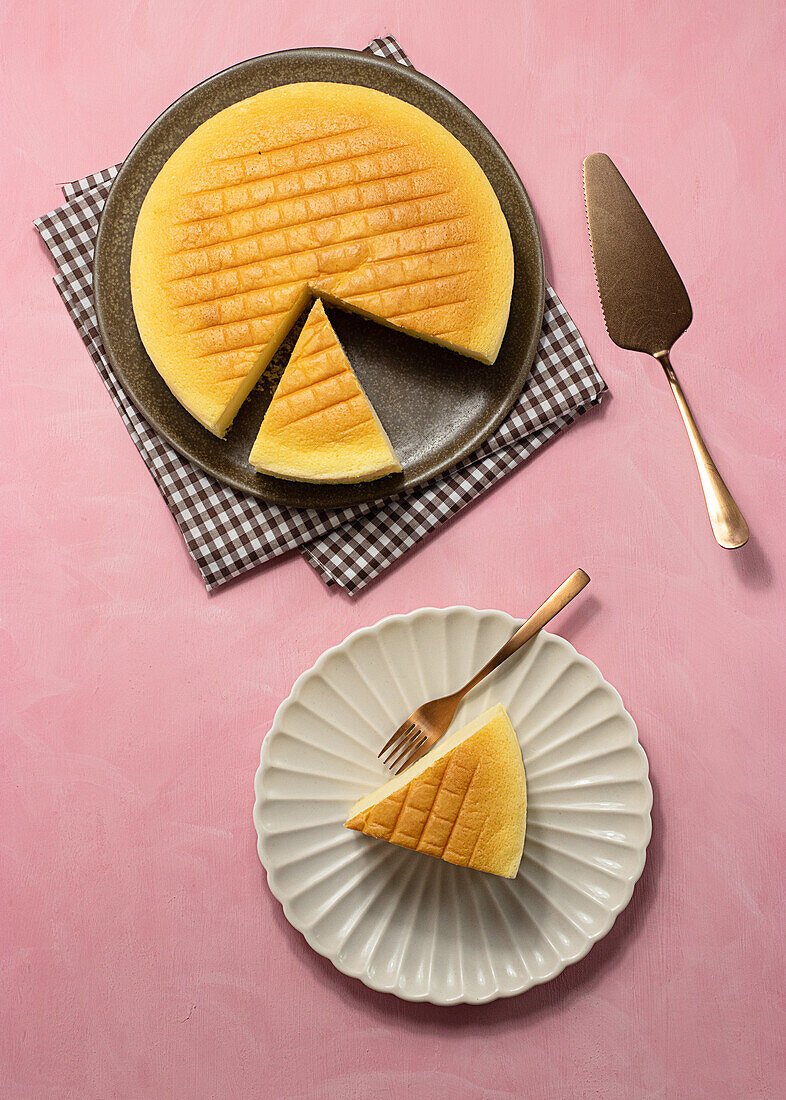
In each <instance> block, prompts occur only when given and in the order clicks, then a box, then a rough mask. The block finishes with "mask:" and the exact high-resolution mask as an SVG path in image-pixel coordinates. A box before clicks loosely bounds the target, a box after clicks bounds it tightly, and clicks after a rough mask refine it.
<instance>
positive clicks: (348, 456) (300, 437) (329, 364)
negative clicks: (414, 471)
mask: <svg viewBox="0 0 786 1100" xmlns="http://www.w3.org/2000/svg"><path fill="white" fill-rule="evenodd" d="M249 462H250V463H251V465H252V466H253V467H254V468H255V469H257V470H259V472H260V473H263V474H271V475H272V476H273V477H281V478H288V479H290V480H292V481H312V482H320V481H326V482H354V481H373V480H374V479H376V478H379V477H385V475H386V474H393V473H398V472H399V471H400V470H401V463H400V462H399V460H398V458H396V454H395V452H394V450H393V448H392V446H391V444H390V440H389V439H388V437H387V435H386V434H385V429H384V428H383V427H382V425H381V423H380V421H379V417H378V416H377V414H376V413H375V412H374V409H373V408H372V406H371V402H370V401H369V399H368V398H367V397H366V395H365V393H364V392H363V387H362V386H361V385H360V382H359V381H358V379H357V376H356V375H355V372H354V371H353V370H352V367H351V366H350V364H349V360H348V359H347V357H346V355H345V354H344V350H343V348H342V347H341V344H340V343H339V341H338V337H337V336H336V334H335V332H334V331H333V326H332V325H331V323H330V321H329V320H328V318H327V314H326V313H325V308H324V306H323V305H322V302H321V301H319V299H317V301H316V302H314V305H313V306H312V308H311V312H310V313H309V315H308V318H307V320H306V323H305V325H304V326H303V331H302V332H301V333H300V336H299V337H298V340H297V343H296V344H295V347H294V349H293V351H292V356H291V358H290V360H289V362H288V363H287V366H286V369H285V370H284V373H283V375H282V376H281V381H280V382H279V384H278V389H277V390H276V392H275V393H274V395H273V400H272V401H271V402H270V405H269V407H268V410H267V412H266V413H265V419H264V420H263V421H262V426H261V428H260V429H259V435H258V436H257V438H256V441H255V443H254V446H253V447H252V448H251V454H250V455H249Z"/></svg>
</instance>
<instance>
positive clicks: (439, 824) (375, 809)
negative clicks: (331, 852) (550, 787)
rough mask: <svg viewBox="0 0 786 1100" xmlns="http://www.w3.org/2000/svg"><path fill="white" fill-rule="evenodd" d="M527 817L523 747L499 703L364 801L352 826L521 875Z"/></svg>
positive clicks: (488, 868) (349, 823)
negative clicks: (519, 872)
mask: <svg viewBox="0 0 786 1100" xmlns="http://www.w3.org/2000/svg"><path fill="white" fill-rule="evenodd" d="M526 822H527V787H526V778H525V775H524V763H523V761H522V759H521V749H520V748H519V743H518V740H517V738H516V734H515V732H514V730H513V727H512V725H511V724H510V719H509V718H508V716H507V714H506V713H505V708H504V707H503V706H502V705H501V704H498V705H497V706H495V707H492V708H491V709H490V710H487V711H486V712H485V714H481V716H480V717H479V718H476V719H475V721H474V722H470V724H469V725H468V726H464V728H463V729H459V730H456V731H455V733H451V734H448V736H446V737H443V738H442V740H441V741H438V742H437V744H436V746H435V747H434V748H433V749H432V751H431V752H430V753H428V754H427V755H426V756H424V757H423V758H422V759H421V760H418V761H417V763H415V764H413V765H412V767H410V768H407V770H406V771H404V772H402V773H401V775H398V776H396V777H395V779H391V780H390V782H388V783H385V784H384V786H382V787H380V788H379V789H378V790H376V791H373V792H372V793H371V794H369V795H366V796H365V798H361V799H360V800H359V801H358V802H356V803H355V805H354V806H353V807H352V809H351V810H350V813H349V817H348V819H347V821H346V828H347V829H357V830H358V831H359V832H361V833H366V834H367V835H368V836H374V837H379V838H380V839H381V840H388V841H390V843H391V844H400V845H401V846H402V847H403V848H413V849H415V850H416V851H418V852H426V853H427V854H428V855H431V856H437V857H438V858H440V859H444V860H447V862H448V863H458V864H460V865H462V866H464V867H474V868H475V869H476V870H478V871H488V872H489V873H491V874H493V875H502V876H503V877H504V878H515V877H516V875H517V873H518V869H519V863H520V862H521V854H522V852H523V850H524V832H525V829H526Z"/></svg>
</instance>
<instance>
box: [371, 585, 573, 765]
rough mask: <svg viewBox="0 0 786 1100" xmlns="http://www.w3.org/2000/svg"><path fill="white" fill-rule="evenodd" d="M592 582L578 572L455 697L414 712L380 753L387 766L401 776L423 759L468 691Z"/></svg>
mask: <svg viewBox="0 0 786 1100" xmlns="http://www.w3.org/2000/svg"><path fill="white" fill-rule="evenodd" d="M589 580H590V579H589V577H588V576H587V574H586V573H585V572H584V570H583V569H577V570H576V572H575V573H571V575H570V576H569V577H568V579H567V580H566V581H563V582H562V584H561V585H560V586H559V588H558V589H557V590H556V592H552V594H551V595H550V596H549V598H548V599H547V600H545V601H544V602H543V603H542V604H541V605H540V607H539V608H538V610H537V611H535V612H534V613H533V614H532V615H530V617H529V618H528V619H527V621H526V622H525V623H524V624H523V626H520V627H519V628H518V630H517V631H516V633H515V634H514V635H513V637H512V638H509V639H508V641H507V642H505V644H504V646H503V647H502V649H500V650H499V651H498V652H497V653H495V654H494V656H493V657H492V658H491V659H490V660H489V661H487V662H486V664H485V665H484V666H483V668H482V669H481V670H480V672H478V673H476V674H475V675H474V676H473V677H472V679H471V680H470V681H469V682H468V683H466V684H465V685H464V687H463V688H459V690H458V691H454V692H453V694H452V695H444V696H443V697H442V698H441V699H432V700H431V702H430V703H424V704H423V706H421V707H418V709H417V710H413V712H412V714H410V716H409V718H407V720H406V721H405V722H402V723H401V725H400V726H399V728H398V729H397V730H396V732H395V733H394V734H393V736H392V737H391V738H390V740H389V741H388V743H387V744H386V745H385V746H384V748H383V749H382V750H381V752H380V753H379V756H380V757H383V758H384V759H383V763H384V764H385V765H386V766H387V767H388V768H390V770H391V771H395V773H396V775H398V774H399V773H400V772H402V771H403V770H404V768H408V767H409V766H410V764H414V763H415V761H416V760H420V758H421V756H423V755H424V753H427V752H428V750H429V749H430V748H431V746H432V745H434V744H435V743H436V742H437V741H439V739H440V737H442V735H443V734H444V733H445V732H446V730H447V728H448V726H449V725H450V723H451V722H452V721H453V716H454V714H455V713H456V708H457V707H458V705H459V703H460V702H461V700H462V699H463V698H464V696H465V695H466V694H467V692H468V691H472V689H473V688H474V687H476V686H477V685H478V684H479V683H480V681H481V680H484V679H485V678H486V677H487V676H488V675H489V673H491V672H493V671H494V669H495V668H499V666H500V665H501V664H502V662H503V661H507V659H508V657H510V656H512V655H513V654H514V653H515V652H516V651H517V650H519V649H521V647H522V646H523V645H525V644H526V643H527V642H528V641H529V640H530V638H534V636H535V635H536V634H537V633H538V631H539V630H541V629H542V628H543V627H544V626H545V625H546V623H548V622H551V620H552V619H553V618H554V616H555V615H556V614H557V612H558V611H562V609H563V607H566V606H567V605H568V604H569V603H570V601H571V600H572V599H573V597H574V596H578V594H579V592H581V590H582V588H584V587H586V585H588V584H589Z"/></svg>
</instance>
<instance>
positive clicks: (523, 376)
mask: <svg viewBox="0 0 786 1100" xmlns="http://www.w3.org/2000/svg"><path fill="white" fill-rule="evenodd" d="M273 58H279V59H285V58H292V59H294V60H300V61H308V60H309V59H311V58H322V59H325V58H336V59H338V60H351V61H352V62H353V63H358V62H360V63H361V64H363V65H366V66H368V67H369V68H371V69H374V68H376V69H379V71H381V72H386V73H387V72H389V71H390V67H391V65H395V69H396V71H397V72H400V74H401V76H402V77H403V78H404V79H409V80H411V81H413V83H415V84H419V85H421V86H422V87H423V88H425V89H428V90H430V91H432V92H435V93H436V94H437V95H438V96H441V97H443V98H444V99H446V100H447V101H448V102H449V104H450V106H451V107H452V108H453V109H454V110H455V111H456V112H457V113H459V114H460V115H462V116H464V119H465V120H466V121H467V123H468V124H469V125H470V127H474V128H476V129H478V130H479V131H480V132H481V134H482V136H483V138H484V140H485V141H486V142H487V143H488V145H489V146H490V147H491V149H492V151H493V152H494V153H495V155H496V156H497V157H498V158H499V160H500V161H501V162H502V163H503V165H504V166H505V167H506V168H507V170H508V172H509V174H510V179H511V182H512V183H513V184H514V186H515V188H516V190H517V192H518V198H519V201H520V204H521V209H522V211H523V213H524V214H525V216H526V218H527V221H528V222H529V230H530V232H531V234H532V238H533V241H534V243H535V245H536V253H537V260H538V264H537V270H536V271H535V272H534V275H535V282H536V284H537V291H538V295H539V303H538V306H537V309H536V312H535V320H536V322H537V323H533V326H532V332H531V333H530V338H529V343H528V345H527V350H526V352H525V354H524V355H523V356H522V360H521V361H522V367H521V370H520V381H521V385H520V386H511V389H510V392H509V394H508V396H507V397H506V398H505V400H503V401H502V402H501V403H500V406H499V409H498V411H497V413H495V415H494V416H493V417H492V418H491V419H490V420H489V421H487V422H486V423H485V424H484V425H483V426H482V427H481V428H479V429H478V431H476V432H475V434H474V435H472V436H471V437H470V438H469V439H467V440H466V441H465V442H464V443H463V444H462V445H461V446H460V447H458V448H457V449H456V451H455V453H454V454H452V455H451V456H450V458H448V459H446V460H443V461H442V462H436V463H435V464H434V466H433V468H431V469H429V470H427V471H426V472H424V473H421V474H420V475H419V476H417V477H413V478H412V479H411V480H405V481H404V482H403V483H402V482H400V481H399V482H397V484H396V486H395V488H391V487H388V488H387V489H386V487H385V482H386V480H387V479H386V478H381V479H379V480H378V481H368V482H357V483H349V484H346V485H340V486H337V487H336V488H337V489H339V490H342V492H341V496H342V500H341V502H340V503H336V504H335V505H333V506H331V507H329V508H325V506H324V504H317V505H315V504H314V502H313V498H309V493H308V490H309V488H311V486H310V485H309V483H307V482H297V481H286V480H282V481H281V485H282V491H281V493H278V492H277V487H276V486H275V485H272V486H270V487H268V486H265V487H264V488H263V487H260V489H259V491H257V490H255V489H253V488H251V487H250V486H249V485H247V484H244V483H242V482H239V481H238V480H236V479H235V478H233V477H231V476H229V475H227V474H226V473H224V472H222V471H220V470H217V469H215V468H214V467H212V466H211V465H210V464H209V463H206V462H205V461H203V460H201V459H199V458H197V457H196V456H194V455H193V454H192V453H190V451H189V449H188V447H187V446H184V445H183V444H182V443H181V442H180V441H179V440H178V438H177V437H176V436H175V435H173V433H171V432H170V431H169V430H168V429H167V428H166V426H165V425H163V424H161V423H160V421H159V419H158V417H157V416H156V415H155V413H152V414H151V412H150V411H149V410H148V409H147V408H146V407H145V404H144V402H143V401H140V400H139V399H138V398H137V396H136V394H135V392H134V385H133V383H132V382H130V381H129V379H128V377H127V375H126V373H125V371H124V369H123V363H122V359H121V357H120V356H117V355H115V354H114V351H113V347H112V339H111V335H110V323H109V320H108V318H107V316H106V313H105V310H104V307H103V302H102V291H101V283H102V278H103V275H102V272H103V271H104V261H103V256H104V254H105V251H106V249H107V247H108V246H107V244H106V239H107V237H108V236H109V234H110V232H111V229H107V228H106V227H107V226H111V224H112V215H113V213H114V206H115V205H116V204H117V203H122V201H123V184H124V183H125V181H126V178H127V177H129V176H131V175H132V174H133V173H134V172H135V171H136V168H137V165H136V163H135V161H136V154H137V153H138V151H139V150H140V148H142V147H143V146H144V145H145V143H146V142H147V141H148V139H149V138H150V137H152V136H153V135H154V134H155V131H156V130H157V129H158V128H159V127H160V126H161V125H162V124H163V123H164V122H165V120H166V119H168V118H169V116H170V115H171V114H172V112H174V111H175V110H176V109H178V108H179V107H180V105H181V104H182V103H183V101H184V100H186V99H188V97H189V96H191V95H193V94H194V93H196V92H197V91H199V90H200V89H201V88H204V87H205V86H206V85H209V84H211V83H213V82H214V81H219V80H222V79H226V78H227V77H228V76H230V74H232V73H233V72H238V71H240V70H243V69H246V68H250V67H252V66H255V65H257V64H259V62H265V61H268V60H271V59H273ZM337 82H338V83H351V81H341V80H339V81H337ZM287 83H289V82H287ZM276 86H277V85H271V87H276ZM388 94H393V93H388ZM422 109H423V108H421V110H422ZM426 113H428V112H426ZM107 215H109V216H107ZM92 275H93V297H94V301H95V309H96V318H97V320H98V328H99V331H100V333H101V340H102V343H103V345H104V350H105V352H106V354H107V357H108V358H109V361H110V363H111V365H112V367H113V369H114V371H115V373H116V374H117V377H118V379H119V380H120V383H121V384H122V386H123V389H124V390H125V393H126V394H127V396H128V397H129V399H130V400H131V402H132V403H133V405H134V407H135V408H136V409H137V411H138V412H139V413H140V415H141V416H142V417H143V418H144V419H145V421H146V422H147V423H148V424H149V425H150V426H151V428H153V429H154V430H155V431H156V432H157V434H158V435H160V436H161V437H162V439H164V440H166V442H167V443H168V444H169V445H170V446H171V447H172V448H173V449H174V450H175V451H177V453H178V454H179V455H181V456H182V457H183V458H185V459H186V460H187V461H189V462H191V463H193V464H194V465H195V466H197V467H198V468H199V469H201V470H203V471H204V472H205V473H206V474H208V475H209V476H210V477H213V478H215V479H216V480H217V481H219V482H220V483H222V484H224V485H228V486H230V487H231V488H233V489H235V490H236V491H237V492H240V493H242V494H244V495H251V496H254V497H256V498H257V499H259V500H263V501H266V502H267V503H271V504H277V505H281V506H284V507H289V508H299V507H301V508H314V507H317V508H319V509H320V510H322V511H336V510H340V509H342V508H345V507H351V506H353V505H357V504H370V503H374V502H381V501H383V500H388V499H393V498H394V497H397V496H400V495H402V494H404V493H407V492H411V491H412V490H413V489H417V488H419V487H420V486H422V485H425V484H426V483H427V482H430V481H433V480H435V479H436V478H437V477H439V476H440V475H441V474H443V473H445V472H446V471H447V470H449V469H452V468H453V467H455V466H457V465H458V464H459V463H460V462H461V461H462V460H463V459H465V458H466V457H467V456H468V455H470V454H472V452H473V451H475V450H477V449H478V447H480V446H481V445H482V444H483V443H484V442H485V441H486V440H487V439H488V438H489V437H490V436H491V435H493V433H494V432H495V431H496V430H497V428H498V427H499V426H500V424H501V423H502V421H503V420H504V419H505V417H506V416H507V414H508V413H509V412H510V410H511V408H512V407H513V405H514V404H515V402H516V401H517V400H518V398H519V396H520V394H521V391H522V390H523V388H524V386H525V384H526V381H527V379H528V377H529V374H530V371H531V369H532V364H533V362H534V360H535V354H536V352H537V347H538V342H539V338H540V332H541V328H542V325H543V311H544V309H545V300H546V276H545V268H544V260H543V243H542V240H541V236H540V228H539V226H538V220H537V218H536V216H535V211H534V209H533V207H532V203H531V201H530V198H529V195H528V194H527V190H526V188H525V187H524V184H523V183H522V181H521V178H520V176H519V174H518V172H517V171H516V169H515V168H514V166H513V164H512V163H511V161H510V159H509V157H508V156H507V154H506V153H505V151H504V149H503V148H502V146H501V145H500V144H499V142H498V141H497V139H496V138H495V137H494V135H493V134H492V133H491V131H490V130H489V129H488V128H487V127H486V126H485V125H484V123H483V122H482V121H481V120H480V119H479V118H478V117H477V115H476V114H475V113H474V112H473V111H471V110H470V108H469V107H467V106H466V104H465V103H463V102H462V101H461V100H460V99H459V98H458V97H457V96H455V95H454V94H453V93H452V92H450V91H448V89H447V88H445V87H443V85H442V84H439V83H438V82H437V81H436V80H433V79H432V78H431V77H429V76H426V75H425V74H424V73H421V72H420V71H419V70H417V69H414V68H410V67H409V66H404V65H398V64H396V63H395V62H391V61H390V60H388V59H386V58H382V57H378V56H376V55H374V54H368V53H365V52H364V51H360V50H348V49H340V48H338V47H333V46H309V47H302V48H298V49H291V50H276V51H273V52H272V53H266V54H259V55H258V56H256V57H250V58H247V59H246V60H244V61H240V62H238V63H236V64H235V65H229V66H227V68H225V69H221V70H220V71H219V72H217V73H213V74H212V75H211V76H209V77H206V79H205V80H202V81H200V82H199V83H198V84H195V85H194V86H193V87H191V88H189V89H188V90H187V91H185V92H183V93H182V95H180V96H178V97H177V99H175V100H173V102H172V103H170V105H169V106H168V107H166V108H165V109H164V110H163V111H162V112H161V114H160V115H158V117H157V118H156V119H155V120H154V121H153V122H151V124H150V125H149V126H148V127H147V129H146V130H145V131H144V132H143V133H142V135H141V136H140V137H139V138H138V139H137V141H136V142H135V143H134V145H133V147H132V148H131V150H130V152H129V153H128V154H127V156H126V158H125V160H124V161H123V163H122V164H121V166H120V168H119V169H118V173H117V175H116V176H115V178H114V180H113V181H112V186H111V188H110V190H109V194H108V196H107V199H106V202H105V204H104V207H103V210H102V212H101V217H100V220H99V225H98V233H97V235H96V244H95V250H94V254H93V266H92ZM514 278H515V274H514ZM153 369H155V368H153ZM489 369H493V367H492V368H489ZM172 400H173V401H174V400H175V398H174V397H173V398H172ZM205 431H207V429H205ZM275 480H276V479H274V478H267V479H266V481H268V482H275ZM343 490H346V492H343Z"/></svg>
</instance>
